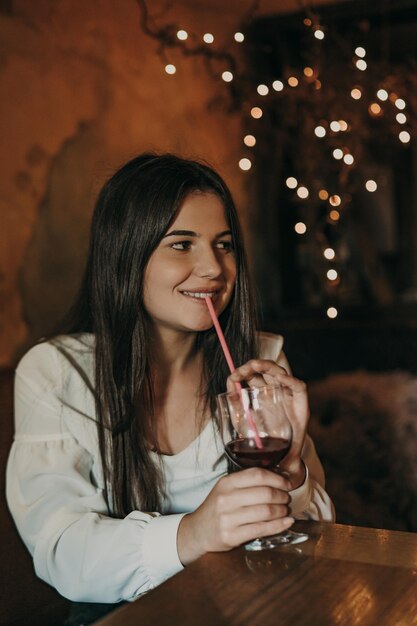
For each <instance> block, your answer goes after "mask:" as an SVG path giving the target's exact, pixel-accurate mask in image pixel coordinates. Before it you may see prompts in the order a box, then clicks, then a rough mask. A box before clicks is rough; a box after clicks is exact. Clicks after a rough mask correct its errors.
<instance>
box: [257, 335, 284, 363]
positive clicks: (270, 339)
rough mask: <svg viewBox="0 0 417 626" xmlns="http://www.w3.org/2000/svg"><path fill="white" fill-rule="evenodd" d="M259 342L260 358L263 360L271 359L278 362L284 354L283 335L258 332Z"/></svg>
mask: <svg viewBox="0 0 417 626" xmlns="http://www.w3.org/2000/svg"><path fill="white" fill-rule="evenodd" d="M257 340H258V346H259V356H260V358H262V359H271V360H272V361H277V360H278V357H279V356H280V355H281V354H282V347H283V345H284V338H283V336H282V335H275V334H274V333H266V332H258V333H257Z"/></svg>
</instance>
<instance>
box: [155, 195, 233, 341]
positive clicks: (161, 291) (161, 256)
mask: <svg viewBox="0 0 417 626" xmlns="http://www.w3.org/2000/svg"><path fill="white" fill-rule="evenodd" d="M235 281H236V260H235V255H234V251H233V244H232V234H231V232H230V229H229V226H228V224H227V222H226V217H225V211H224V206H223V203H222V201H221V200H220V198H219V197H218V196H217V195H215V194H213V193H202V192H194V193H191V194H190V195H188V196H187V197H186V198H185V200H184V202H183V204H182V206H181V208H180V210H179V212H178V215H177V217H176V219H175V221H174V222H173V223H172V224H171V226H170V228H169V229H168V231H167V233H166V235H165V236H164V237H163V239H162V240H161V242H160V243H159V245H158V247H157V248H156V250H155V251H154V252H153V254H152V255H151V257H150V259H149V262H148V264H147V266H146V270H145V277H144V305H145V308H146V310H147V312H148V313H149V315H150V316H151V318H152V319H153V321H154V323H155V325H156V326H157V327H158V328H159V329H160V330H161V331H163V329H166V330H171V331H177V332H182V333H183V332H198V331H202V330H207V329H208V328H210V327H211V325H212V322H211V319H210V315H209V312H208V309H207V305H206V302H205V300H204V296H206V295H207V296H209V297H210V298H211V299H212V302H213V305H214V309H215V311H216V312H217V315H219V314H220V313H221V312H222V311H223V310H224V309H225V307H226V306H227V304H228V303H229V301H230V299H231V296H232V293H233V287H234V284H235Z"/></svg>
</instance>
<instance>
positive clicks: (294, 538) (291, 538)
mask: <svg viewBox="0 0 417 626" xmlns="http://www.w3.org/2000/svg"><path fill="white" fill-rule="evenodd" d="M307 539H308V535H307V533H296V532H294V531H293V530H285V531H284V532H283V533H280V534H279V535H273V536H272V537H263V538H262V539H254V540H253V541H250V542H249V543H246V544H245V550H248V551H249V552H258V551H259V550H273V548H277V547H278V546H282V545H284V544H290V543H303V541H307Z"/></svg>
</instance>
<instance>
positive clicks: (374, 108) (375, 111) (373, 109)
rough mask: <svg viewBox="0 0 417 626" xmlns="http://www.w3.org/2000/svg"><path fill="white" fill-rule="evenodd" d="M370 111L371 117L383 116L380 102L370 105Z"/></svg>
mask: <svg viewBox="0 0 417 626" xmlns="http://www.w3.org/2000/svg"><path fill="white" fill-rule="evenodd" d="M368 111H369V113H370V114H371V115H375V116H378V115H381V114H382V109H381V107H380V106H379V104H378V102H372V104H370V105H369V108H368Z"/></svg>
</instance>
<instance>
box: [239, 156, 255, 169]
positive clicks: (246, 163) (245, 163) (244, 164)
mask: <svg viewBox="0 0 417 626" xmlns="http://www.w3.org/2000/svg"><path fill="white" fill-rule="evenodd" d="M239 167H240V169H241V170H243V171H244V172H247V171H248V170H250V168H251V167H252V161H251V160H250V159H246V158H244V159H240V161H239Z"/></svg>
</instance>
